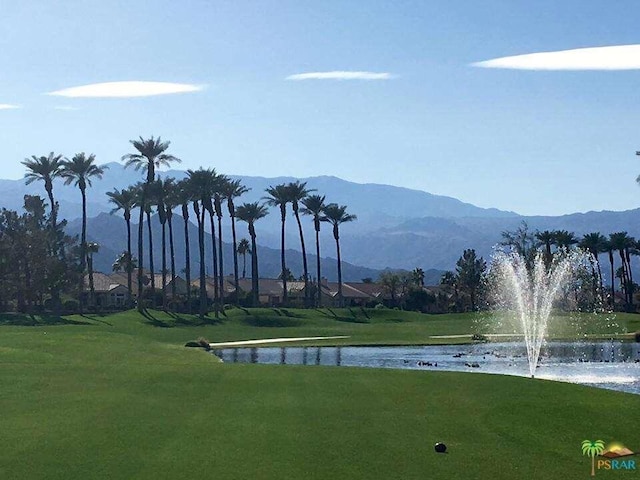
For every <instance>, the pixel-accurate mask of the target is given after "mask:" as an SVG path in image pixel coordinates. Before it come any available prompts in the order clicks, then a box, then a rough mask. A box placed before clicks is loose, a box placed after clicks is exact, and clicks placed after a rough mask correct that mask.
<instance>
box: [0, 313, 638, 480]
mask: <svg viewBox="0 0 640 480" xmlns="http://www.w3.org/2000/svg"><path fill="white" fill-rule="evenodd" d="M327 313H328V312H327ZM334 313H335V314H336V315H337V316H338V317H346V318H349V316H350V315H347V313H348V311H343V312H335V311H334ZM367 313H368V314H369V312H367ZM328 314H329V315H331V314H330V313H328ZM341 314H344V315H341ZM416 315H417V314H416ZM351 317H352V316H351ZM356 317H357V315H356ZM369 317H370V318H369V319H368V322H366V323H365V322H364V321H361V322H360V321H347V320H346V319H345V318H334V319H329V318H327V317H326V316H324V315H322V316H312V315H309V317H308V318H307V317H300V316H299V315H298V312H295V311H293V312H291V311H290V312H289V315H288V314H287V313H285V312H282V311H280V312H279V314H278V313H275V312H271V313H270V312H269V310H264V311H249V312H248V313H247V312H244V311H235V312H234V313H233V314H231V313H230V314H229V317H227V319H225V320H224V321H221V322H220V323H217V324H213V325H197V323H198V320H197V319H196V318H194V317H187V316H181V317H179V318H174V317H171V316H168V315H165V314H160V313H152V315H151V316H149V317H147V318H144V317H141V316H138V314H136V313H133V312H125V313H121V314H117V315H111V316H106V317H93V318H91V317H89V318H86V317H72V318H68V319H65V318H63V319H38V318H35V319H23V320H24V321H25V322H26V321H27V320H31V321H32V322H41V323H44V324H45V325H40V326H7V325H5V326H3V327H0V359H1V362H2V366H1V368H0V384H1V385H2V390H1V391H0V409H1V411H2V412H3V414H2V415H3V421H2V434H0V478H8V479H14V478H15V479H31V478H47V479H75V478H78V479H83V480H84V479H92V478H96V479H97V478H105V479H106V478H140V479H146V478H149V479H152V478H153V479H158V478H167V479H176V478H190V477H196V478H197V477H204V478H220V479H236V478H238V479H239V478H259V479H262V478H273V479H289V478H291V479H298V478H310V479H316V478H317V479H326V478H356V479H358V478H363V479H364V478H366V479H370V478H403V479H408V478H416V479H417V478H420V479H422V478H438V479H439V478H441V479H457V478H460V479H469V478H476V479H485V478H486V479H502V478H504V479H507V478H508V479H513V478H532V479H537V478H565V479H573V478H576V479H578V478H586V477H587V476H588V475H589V469H590V463H589V461H588V459H587V458H586V457H583V456H582V455H581V452H580V442H581V441H582V440H584V439H591V440H595V439H603V440H605V441H612V440H618V441H620V442H623V443H625V444H626V445H627V446H628V447H629V448H631V449H633V450H638V449H639V448H640V434H638V429H637V425H635V424H634V423H633V422H630V421H629V418H635V417H633V412H635V411H637V410H638V409H639V408H640V396H635V395H630V394H623V393H618V392H609V391H603V390H596V389H592V388H588V387H581V386H576V385H568V384H561V383H553V382H547V381H541V380H530V379H525V378H515V377H502V376H493V375H480V374H463V373H451V372H413V371H388V370H384V371H383V370H374V369H351V368H342V367H341V368H337V367H315V366H314V367H293V366H266V365H239V364H234V365H225V364H221V363H218V362H216V359H215V357H213V356H211V355H209V354H207V353H205V352H203V351H201V350H199V349H187V348H184V347H183V346H182V345H183V344H184V342H185V341H187V340H192V339H194V338H197V337H198V336H204V337H207V338H209V339H210V340H212V341H213V340H220V341H223V340H237V339H245V338H265V337H276V336H306V335H310V336H316V335H345V334H346V335H352V339H351V341H350V342H349V343H358V342H360V343H376V340H380V339H383V340H385V339H386V340H388V339H390V341H391V342H398V343H405V342H407V340H411V339H414V340H415V341H413V342H409V343H420V342H419V340H422V339H424V338H428V337H429V336H430V335H442V334H458V333H468V332H469V330H468V327H469V323H470V322H471V321H472V319H471V318H469V317H467V316H459V317H452V316H438V317H434V318H432V317H424V316H415V317H414V316H412V314H402V313H397V312H396V313H393V312H392V311H386V312H380V313H379V315H378V314H373V315H372V314H369ZM372 317H374V318H372ZM352 318H353V317H352ZM278 319H280V320H278ZM18 320H20V319H18V318H15V317H14V318H12V319H11V321H10V320H9V319H7V318H6V317H4V320H3V321H4V323H15V322H16V321H18ZM354 320H357V318H356V319H354ZM276 321H279V322H283V324H274V322H276ZM628 321H630V322H633V321H634V320H633V319H629V320H628ZM47 322H48V323H49V324H47ZM211 322H213V320H211ZM256 322H257V323H256ZM287 322H300V323H297V324H295V325H291V324H290V323H287ZM263 325H265V326H263ZM387 336H388V337H387ZM436 441H444V442H446V443H447V444H448V446H449V448H450V453H448V454H446V455H437V454H435V453H434V452H433V448H432V446H433V444H434V443H435V442H436ZM616 474H617V475H622V474H621V473H616ZM623 476H624V475H623Z"/></svg>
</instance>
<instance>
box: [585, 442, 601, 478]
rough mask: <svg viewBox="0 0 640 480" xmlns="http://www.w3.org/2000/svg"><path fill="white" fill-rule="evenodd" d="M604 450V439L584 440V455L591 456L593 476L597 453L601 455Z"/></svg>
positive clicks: (593, 474) (592, 474)
mask: <svg viewBox="0 0 640 480" xmlns="http://www.w3.org/2000/svg"><path fill="white" fill-rule="evenodd" d="M602 452H604V442H603V441H602V440H596V441H595V442H592V441H591V440H584V441H583V442H582V455H587V456H589V457H591V476H592V477H595V475H596V470H595V468H596V467H595V463H596V455H601V454H602Z"/></svg>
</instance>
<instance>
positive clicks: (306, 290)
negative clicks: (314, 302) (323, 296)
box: [293, 209, 309, 307]
mask: <svg viewBox="0 0 640 480" xmlns="http://www.w3.org/2000/svg"><path fill="white" fill-rule="evenodd" d="M293 213H294V214H295V217H296V221H297V222H298V232H299V233H300V247H301V248H302V270H303V272H304V273H303V275H304V306H305V307H308V306H309V268H308V266H307V250H306V248H305V246H304V234H303V232H302V223H301V222H300V215H299V214H298V210H297V209H296V210H294V212H293Z"/></svg>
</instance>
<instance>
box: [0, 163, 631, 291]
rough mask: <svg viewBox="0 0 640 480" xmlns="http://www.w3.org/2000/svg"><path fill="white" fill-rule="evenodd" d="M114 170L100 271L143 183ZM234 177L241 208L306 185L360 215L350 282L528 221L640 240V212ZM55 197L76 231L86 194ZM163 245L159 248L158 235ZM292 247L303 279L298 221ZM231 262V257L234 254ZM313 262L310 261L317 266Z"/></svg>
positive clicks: (424, 264)
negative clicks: (521, 206) (126, 202)
mask: <svg viewBox="0 0 640 480" xmlns="http://www.w3.org/2000/svg"><path fill="white" fill-rule="evenodd" d="M108 167H109V168H108V169H107V170H106V172H105V175H104V178H103V179H101V180H94V181H93V187H92V188H91V189H89V191H88V213H89V216H90V217H96V216H97V218H93V219H91V220H90V221H89V236H90V237H92V238H94V239H95V240H96V241H98V242H99V243H101V245H103V250H102V253H101V254H100V255H99V259H98V260H97V264H98V265H100V266H101V268H106V267H109V268H110V266H111V263H112V262H113V259H114V258H115V254H117V253H118V252H121V251H122V250H123V249H124V246H125V242H126V238H124V237H123V236H118V237H117V238H113V237H114V236H113V231H116V230H109V229H108V228H106V227H105V226H104V225H102V224H105V225H110V224H111V221H114V220H115V219H116V218H118V217H109V216H108V215H99V214H100V213H103V212H109V211H110V210H111V208H112V205H111V204H109V202H108V198H107V197H106V192H108V191H110V190H112V189H113V188H119V189H122V188H125V187H127V186H128V185H131V184H133V183H136V182H139V181H141V179H142V175H141V174H140V172H136V171H134V170H131V169H125V168H124V167H123V165H122V164H119V163H115V162H114V163H110V164H108ZM159 173H160V175H161V176H163V177H167V176H172V177H175V178H177V179H179V178H183V177H184V176H185V175H186V173H185V172H184V171H181V170H171V171H167V172H159ZM231 177H232V178H238V179H241V180H242V182H243V183H244V184H245V185H246V186H247V187H249V188H251V191H250V192H248V193H247V194H245V195H243V197H242V198H241V199H239V202H238V203H242V202H251V201H258V200H261V199H262V197H263V196H264V189H265V188H267V187H268V186H270V185H276V184H278V183H283V182H291V181H295V180H301V181H306V182H307V186H308V187H309V188H312V189H317V192H318V193H319V194H321V195H326V197H327V201H329V202H336V203H339V204H345V205H347V206H348V209H349V212H351V213H354V214H356V215H357V216H358V220H357V221H356V222H353V223H348V224H344V225H343V226H342V227H341V247H342V251H343V259H344V260H345V261H347V262H348V263H350V264H351V265H350V266H349V268H348V269H347V270H349V271H350V272H351V273H349V275H348V277H347V276H345V278H348V279H350V280H359V279H361V278H363V277H368V276H373V277H374V278H375V277H376V276H377V274H378V272H379V271H380V270H381V269H385V268H392V269H397V268H404V269H407V270H411V269H413V268H416V267H420V268H422V269H424V270H425V271H427V270H429V269H438V270H449V269H453V268H454V267H455V262H456V260H457V259H458V258H459V257H460V255H461V253H462V251H463V250H464V249H465V248H474V249H476V251H477V252H478V253H479V254H480V255H482V256H484V257H485V258H488V257H489V256H490V255H491V253H492V251H493V247H494V245H496V244H497V243H499V242H500V240H501V232H503V231H505V230H514V229H516V228H518V226H519V225H520V223H521V222H522V221H526V222H527V223H528V225H529V227H530V229H531V230H556V229H564V230H569V231H572V232H575V233H576V234H577V235H584V234H585V233H589V232H593V231H598V232H601V233H602V234H604V235H608V234H609V233H613V232H616V231H623V230H624V231H627V232H629V234H631V235H633V236H636V237H640V209H635V210H627V211H622V212H612V211H591V212H586V213H574V214H569V215H562V216H530V217H524V216H519V215H517V214H515V213H513V212H505V211H501V210H497V209H484V208H479V207H476V206H473V205H470V204H467V203H464V202H461V201H459V200H456V199H454V198H451V197H443V196H438V195H432V194H430V193H427V192H421V191H418V190H411V189H407V188H402V187H394V186H389V185H378V184H358V183H354V182H348V181H345V180H342V179H340V178H337V177H333V176H319V177H310V178H303V179H296V178H294V177H275V178H265V177H249V176H235V175H231ZM0 189H1V190H2V192H3V198H2V206H5V207H7V208H12V209H20V208H21V207H22V202H23V199H22V197H23V195H24V194H25V193H29V194H34V195H35V194H37V195H41V196H42V197H45V198H46V194H45V192H44V188H43V185H42V184H41V183H39V182H34V183H33V184H31V185H25V184H24V181H23V180H0ZM54 194H55V197H56V199H57V200H58V201H59V203H60V210H61V212H60V213H61V215H60V216H61V217H63V218H67V219H69V220H70V221H71V222H70V230H73V225H79V221H75V222H74V221H73V219H74V218H77V217H78V215H79V214H80V207H79V206H80V192H79V191H78V189H77V188H76V187H74V186H73V185H70V186H65V185H63V183H62V182H61V181H57V182H56V183H55V187H54ZM289 211H290V208H289ZM175 218H176V220H177V221H176V226H177V228H176V239H178V238H179V237H181V236H182V230H181V229H182V218H181V217H180V215H177V216H176V217H175ZM223 222H225V226H224V229H225V240H228V239H229V238H230V227H229V219H228V218H226V217H225V219H224V220H223ZM303 222H304V229H305V241H306V244H307V249H308V253H312V252H315V246H314V245H315V236H314V231H313V227H312V225H313V224H312V221H311V219H310V218H309V217H303ZM257 227H258V242H259V246H260V248H261V252H262V251H264V257H262V258H261V266H262V263H263V262H264V264H265V267H264V268H265V269H266V270H263V271H261V274H264V275H267V274H269V275H271V276H276V275H277V274H278V273H279V268H280V267H279V247H280V218H279V215H277V214H276V211H275V210H274V209H271V212H270V215H268V216H267V217H266V218H264V219H262V220H260V222H259V223H258V224H257ZM114 228H115V227H114ZM118 228H121V229H122V230H121V232H122V235H124V223H123V222H122V225H121V227H118ZM154 228H157V227H154ZM191 229H192V230H193V233H192V236H193V238H192V242H194V241H195V240H196V239H197V237H196V235H195V226H194V225H192V226H191ZM158 231H159V229H158ZM246 236H248V235H247V233H246V225H245V224H243V223H241V222H239V223H238V238H241V237H246ZM157 239H158V240H156V242H157V243H158V249H159V236H157ZM196 246H197V245H196V243H192V247H194V248H193V252H194V253H195V252H197V249H196V248H195V247H196ZM321 246H322V252H321V256H322V257H323V258H325V257H334V256H335V243H334V240H333V237H332V234H331V230H330V228H327V226H323V229H322V231H321ZM176 248H177V247H176ZM228 248H229V249H230V247H228ZM287 248H290V249H291V251H290V252H288V254H287V255H288V256H287V259H288V262H289V263H290V265H291V268H292V270H293V271H294V273H295V274H296V275H298V274H299V273H298V271H299V269H301V265H299V264H301V259H300V254H299V253H298V252H297V251H296V250H297V249H299V238H298V233H297V228H296V226H295V219H294V218H293V216H292V215H291V214H289V216H288V217H287ZM158 252H159V250H158ZM103 256H104V259H103ZM289 257H290V260H289ZM194 258H195V255H194ZM229 258H231V257H230V252H229ZM158 262H159V257H158ZM312 263H313V262H312V261H311V260H310V265H311V264H312ZM334 263H335V262H334ZM158 265H159V263H158ZM356 265H360V266H361V267H357V266H356ZM326 268H327V270H326V271H327V273H330V272H332V270H331V269H332V268H333V269H335V266H332V262H331V261H328V262H327V267H326ZM329 276H331V274H330V275H329Z"/></svg>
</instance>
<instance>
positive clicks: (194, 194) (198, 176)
mask: <svg viewBox="0 0 640 480" xmlns="http://www.w3.org/2000/svg"><path fill="white" fill-rule="evenodd" d="M211 173H212V171H211V170H204V169H202V168H200V169H199V170H195V171H194V170H187V175H188V182H189V186H188V189H189V191H190V192H191V202H192V205H193V211H194V213H195V214H196V220H197V221H198V250H199V253H200V312H199V314H200V318H201V319H204V316H205V315H206V313H207V287H206V281H207V275H206V270H205V263H204V262H205V252H204V220H205V204H206V201H207V199H209V200H210V199H211V196H210V192H211V190H210V187H211V183H210V182H211ZM214 258H215V257H214Z"/></svg>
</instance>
